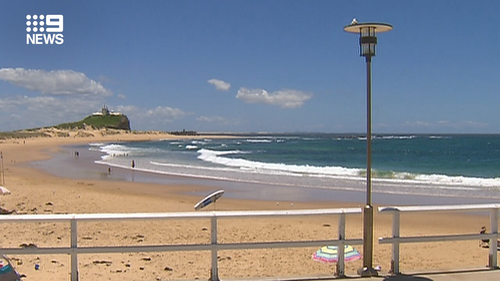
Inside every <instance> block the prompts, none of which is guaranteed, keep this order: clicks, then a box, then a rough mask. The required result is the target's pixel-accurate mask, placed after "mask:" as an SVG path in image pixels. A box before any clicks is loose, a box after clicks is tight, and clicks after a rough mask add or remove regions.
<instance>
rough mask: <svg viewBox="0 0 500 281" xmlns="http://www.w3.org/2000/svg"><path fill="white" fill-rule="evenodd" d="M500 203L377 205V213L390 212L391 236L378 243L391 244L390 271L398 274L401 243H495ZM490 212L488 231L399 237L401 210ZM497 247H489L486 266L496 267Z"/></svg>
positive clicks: (497, 236)
mask: <svg viewBox="0 0 500 281" xmlns="http://www.w3.org/2000/svg"><path fill="white" fill-rule="evenodd" d="M499 209H500V204H469V205H436V206H391V207H379V208H378V210H379V213H382V214H392V215H393V217H392V237H380V238H379V243H380V244H392V257H391V273H394V274H400V273H401V272H400V270H399V245H400V244H402V243H419V242H442V241H463V240H479V239H481V240H483V239H489V244H490V245H497V239H498V238H499V237H500V234H499V233H498V210H499ZM464 211H465V212H467V211H468V212H470V211H489V212H490V233H485V234H450V235H431V236H410V237H400V220H401V218H400V214H401V213H402V212H464ZM496 251H497V247H490V250H489V259H488V261H489V262H488V267H489V268H490V269H495V268H497V253H496Z"/></svg>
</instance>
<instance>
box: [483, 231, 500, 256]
mask: <svg viewBox="0 0 500 281" xmlns="http://www.w3.org/2000/svg"><path fill="white" fill-rule="evenodd" d="M479 234H486V226H483V227H481V231H480V232H479ZM479 247H481V248H489V247H490V239H481V242H479ZM497 249H498V250H500V241H497Z"/></svg>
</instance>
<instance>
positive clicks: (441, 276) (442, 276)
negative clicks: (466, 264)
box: [337, 270, 500, 281]
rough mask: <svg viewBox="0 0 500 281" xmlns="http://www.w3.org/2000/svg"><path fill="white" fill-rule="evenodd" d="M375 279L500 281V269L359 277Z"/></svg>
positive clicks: (377, 280)
mask: <svg viewBox="0 0 500 281" xmlns="http://www.w3.org/2000/svg"><path fill="white" fill-rule="evenodd" d="M337 280H338V279H337ZM359 280H373V281H375V280H376V281H500V270H489V271H471V272H461V273H433V274H418V275H398V276H387V277H376V278H359Z"/></svg>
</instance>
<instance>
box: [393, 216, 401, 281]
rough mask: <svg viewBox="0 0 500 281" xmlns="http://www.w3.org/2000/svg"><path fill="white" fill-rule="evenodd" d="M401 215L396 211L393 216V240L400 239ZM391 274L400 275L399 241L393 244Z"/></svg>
mask: <svg viewBox="0 0 500 281" xmlns="http://www.w3.org/2000/svg"><path fill="white" fill-rule="evenodd" d="M400 220H401V217H400V213H399V210H396V211H394V214H393V216H392V238H399V231H400ZM390 272H391V273H393V274H399V273H400V272H399V240H397V241H394V242H392V260H391V270H390Z"/></svg>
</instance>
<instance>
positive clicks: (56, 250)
mask: <svg viewBox="0 0 500 281" xmlns="http://www.w3.org/2000/svg"><path fill="white" fill-rule="evenodd" d="M350 214H361V208H340V209H312V210H276V211H213V212H174V213H121V214H113V213H106V214H55V215H11V216H0V223H14V222H16V223H33V222H56V221H59V222H70V224H71V227H70V229H71V243H70V244H71V245H70V247H36V248H35V247H33V248H30V247H27V248H0V255H2V254H16V255H20V254H37V255H38V254H69V255H71V281H77V280H78V254H97V253H130V252H159V251H162V252H167V251H211V260H212V264H211V280H214V281H215V280H219V276H218V264H217V251H219V250H235V249H262V248H296V247H313V246H324V245H336V246H341V245H345V244H351V245H360V244H362V243H363V240H362V239H345V216H346V215H350ZM322 215H338V216H340V218H339V224H338V232H339V237H338V240H334V239H332V240H313V241H279V242H252V243H224V244H219V243H218V241H217V220H218V219H221V218H242V217H277V216H278V217H281V216H322ZM179 219H182V220H184V219H210V221H211V242H210V244H186V245H148V246H102V247H79V246H78V241H77V240H78V239H77V238H78V231H77V223H78V222H86V221H113V220H114V221H130V220H140V221H144V220H179ZM338 256H339V261H338V263H337V275H339V276H345V263H344V247H338Z"/></svg>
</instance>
